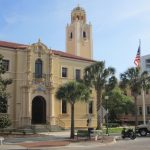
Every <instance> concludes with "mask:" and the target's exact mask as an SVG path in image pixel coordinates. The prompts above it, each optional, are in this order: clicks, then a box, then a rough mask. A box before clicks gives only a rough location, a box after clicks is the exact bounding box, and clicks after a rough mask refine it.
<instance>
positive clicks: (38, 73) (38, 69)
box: [35, 59, 42, 78]
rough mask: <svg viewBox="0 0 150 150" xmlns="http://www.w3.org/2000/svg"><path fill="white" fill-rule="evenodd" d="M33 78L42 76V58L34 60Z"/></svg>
mask: <svg viewBox="0 0 150 150" xmlns="http://www.w3.org/2000/svg"><path fill="white" fill-rule="evenodd" d="M35 78H42V60H41V59H37V60H36V61H35Z"/></svg>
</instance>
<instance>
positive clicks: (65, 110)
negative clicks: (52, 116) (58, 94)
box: [62, 100, 67, 114]
mask: <svg viewBox="0 0 150 150" xmlns="http://www.w3.org/2000/svg"><path fill="white" fill-rule="evenodd" d="M66 113H67V102H66V100H62V114H66Z"/></svg>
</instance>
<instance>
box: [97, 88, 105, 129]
mask: <svg viewBox="0 0 150 150" xmlns="http://www.w3.org/2000/svg"><path fill="white" fill-rule="evenodd" d="M101 93H102V92H101V90H97V91H96V96H97V129H98V130H100V129H102V120H103V116H102V113H100V108H101V104H102V101H101V96H102V94H101Z"/></svg>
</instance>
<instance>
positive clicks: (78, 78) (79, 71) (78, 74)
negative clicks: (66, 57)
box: [76, 69, 81, 81]
mask: <svg viewBox="0 0 150 150" xmlns="http://www.w3.org/2000/svg"><path fill="white" fill-rule="evenodd" d="M80 79H81V70H80V69H76V80H77V81H78V80H80Z"/></svg>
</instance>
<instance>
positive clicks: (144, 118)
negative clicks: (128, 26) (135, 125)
mask: <svg viewBox="0 0 150 150" xmlns="http://www.w3.org/2000/svg"><path fill="white" fill-rule="evenodd" d="M139 47H140V48H141V40H140V39H139ZM140 61H141V60H140ZM140 66H141V62H140ZM140 68H141V67H140ZM140 70H141V69H140ZM141 71H142V70H141ZM142 104H143V105H142V107H143V124H146V117H145V116H146V114H145V112H146V111H145V92H144V88H143V83H142Z"/></svg>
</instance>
